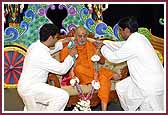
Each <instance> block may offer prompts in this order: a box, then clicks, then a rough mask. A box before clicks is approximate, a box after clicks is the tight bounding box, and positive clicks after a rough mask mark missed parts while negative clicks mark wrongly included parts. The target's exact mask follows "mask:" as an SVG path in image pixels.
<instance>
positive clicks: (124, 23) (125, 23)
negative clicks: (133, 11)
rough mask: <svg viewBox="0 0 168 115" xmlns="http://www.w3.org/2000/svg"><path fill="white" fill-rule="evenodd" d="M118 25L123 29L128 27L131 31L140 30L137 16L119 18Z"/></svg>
mask: <svg viewBox="0 0 168 115" xmlns="http://www.w3.org/2000/svg"><path fill="white" fill-rule="evenodd" d="M118 25H119V27H121V28H122V29H123V30H124V29H125V28H128V29H129V30H130V32H131V33H133V32H137V31H138V22H137V20H136V18H135V17H124V18H122V19H120V20H119V22H118Z"/></svg>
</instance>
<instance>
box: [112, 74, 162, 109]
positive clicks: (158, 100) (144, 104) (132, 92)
mask: <svg viewBox="0 0 168 115" xmlns="http://www.w3.org/2000/svg"><path fill="white" fill-rule="evenodd" d="M115 89H116V92H117V95H118V97H119V100H120V104H121V107H122V108H123V109H124V110H125V111H136V110H139V111H162V110H163V106H164V100H163V95H154V94H153V95H148V96H145V97H144V96H143V95H142V93H141V90H140V89H139V88H138V87H137V86H136V85H135V84H134V83H133V82H132V80H131V78H130V77H127V78H125V79H124V80H122V81H120V82H118V83H116V87H115Z"/></svg>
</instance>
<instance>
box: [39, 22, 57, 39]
mask: <svg viewBox="0 0 168 115" xmlns="http://www.w3.org/2000/svg"><path fill="white" fill-rule="evenodd" d="M56 33H59V29H58V27H57V26H56V25H54V24H44V25H43V26H42V27H41V28H40V41H41V42H45V41H46V40H47V39H48V38H49V37H50V36H54V35H56Z"/></svg>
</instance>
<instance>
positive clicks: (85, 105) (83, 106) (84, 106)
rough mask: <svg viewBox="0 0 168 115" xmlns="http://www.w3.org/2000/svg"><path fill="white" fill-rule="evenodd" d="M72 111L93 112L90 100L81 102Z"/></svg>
mask: <svg viewBox="0 0 168 115" xmlns="http://www.w3.org/2000/svg"><path fill="white" fill-rule="evenodd" d="M72 111H91V108H90V100H80V101H79V102H77V104H76V106H75V107H74V109H73V110H72Z"/></svg>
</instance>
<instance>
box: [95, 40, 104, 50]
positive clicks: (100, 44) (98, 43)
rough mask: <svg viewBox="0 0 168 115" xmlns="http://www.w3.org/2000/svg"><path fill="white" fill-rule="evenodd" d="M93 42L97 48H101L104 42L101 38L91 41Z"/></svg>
mask: <svg viewBox="0 0 168 115" xmlns="http://www.w3.org/2000/svg"><path fill="white" fill-rule="evenodd" d="M93 44H94V45H95V46H96V47H97V48H101V47H102V46H103V45H104V44H103V41H102V40H96V41H95V42H93Z"/></svg>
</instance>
